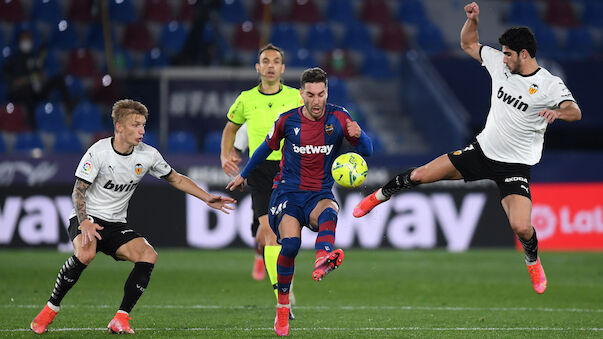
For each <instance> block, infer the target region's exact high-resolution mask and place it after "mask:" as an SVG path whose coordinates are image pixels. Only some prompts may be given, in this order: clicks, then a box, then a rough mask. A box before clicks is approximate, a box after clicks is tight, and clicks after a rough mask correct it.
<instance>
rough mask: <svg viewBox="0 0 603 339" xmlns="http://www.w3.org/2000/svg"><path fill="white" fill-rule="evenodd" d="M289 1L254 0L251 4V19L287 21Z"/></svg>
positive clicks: (255, 20)
mask: <svg viewBox="0 0 603 339" xmlns="http://www.w3.org/2000/svg"><path fill="white" fill-rule="evenodd" d="M290 2H291V1H282V0H281V1H277V0H274V1H273V0H255V1H253V5H252V6H251V8H252V10H251V20H252V21H254V22H266V21H270V22H271V23H272V24H277V23H279V22H287V18H288V17H289V12H288V10H289V6H287V3H290Z"/></svg>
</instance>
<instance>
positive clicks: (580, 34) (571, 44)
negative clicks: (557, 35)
mask: <svg viewBox="0 0 603 339" xmlns="http://www.w3.org/2000/svg"><path fill="white" fill-rule="evenodd" d="M565 53H566V54H567V56H568V57H570V58H574V59H581V58H589V57H591V56H592V55H593V54H594V53H595V42H594V39H593V36H592V34H591V33H590V31H589V30H588V29H586V28H584V27H577V28H571V29H569V30H568V31H567V37H566V44H565Z"/></svg>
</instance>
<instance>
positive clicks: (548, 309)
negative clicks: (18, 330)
mask: <svg viewBox="0 0 603 339" xmlns="http://www.w3.org/2000/svg"><path fill="white" fill-rule="evenodd" d="M43 306H44V304H40V305H20V304H0V308H42V307H43ZM115 307H116V305H70V306H67V308H109V309H111V308H115ZM136 308H152V309H184V310H186V309H224V310H249V309H264V308H268V307H265V306H251V305H248V306H245V305H243V306H235V305H230V306H229V305H144V304H141V305H136ZM295 309H301V310H330V309H337V310H346V311H356V310H402V311H481V312H524V311H530V312H574V313H603V309H600V308H552V307H464V306H404V305H400V306H362V305H357V306H295Z"/></svg>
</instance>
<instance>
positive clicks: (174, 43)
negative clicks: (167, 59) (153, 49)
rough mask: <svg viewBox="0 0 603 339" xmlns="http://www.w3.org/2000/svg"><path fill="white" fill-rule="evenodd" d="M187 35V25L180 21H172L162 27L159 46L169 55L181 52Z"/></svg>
mask: <svg viewBox="0 0 603 339" xmlns="http://www.w3.org/2000/svg"><path fill="white" fill-rule="evenodd" d="M187 37H188V32H187V30H186V27H185V26H184V25H183V24H182V23H180V22H178V21H171V22H169V23H167V24H165V25H164V26H163V28H162V29H161V34H160V35H159V46H161V49H162V50H163V51H164V52H165V53H167V54H168V55H174V54H177V53H178V52H180V50H181V49H182V47H183V46H184V43H185V42H186V38H187Z"/></svg>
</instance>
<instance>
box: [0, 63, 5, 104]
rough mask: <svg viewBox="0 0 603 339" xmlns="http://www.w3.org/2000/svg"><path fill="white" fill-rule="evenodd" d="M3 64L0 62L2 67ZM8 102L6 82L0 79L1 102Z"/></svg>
mask: <svg viewBox="0 0 603 339" xmlns="http://www.w3.org/2000/svg"><path fill="white" fill-rule="evenodd" d="M1 67H2V64H1V63H0V68H1ZM3 102H6V83H5V82H4V81H0V103H3Z"/></svg>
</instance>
